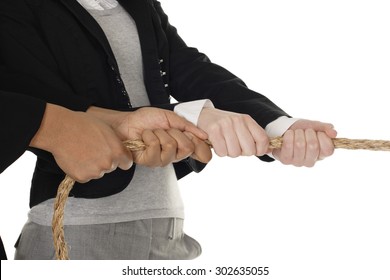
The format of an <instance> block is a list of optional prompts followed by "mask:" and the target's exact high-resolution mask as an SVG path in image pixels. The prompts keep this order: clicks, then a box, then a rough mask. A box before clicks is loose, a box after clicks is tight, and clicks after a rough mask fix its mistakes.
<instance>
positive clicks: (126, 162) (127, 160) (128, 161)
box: [118, 148, 133, 170]
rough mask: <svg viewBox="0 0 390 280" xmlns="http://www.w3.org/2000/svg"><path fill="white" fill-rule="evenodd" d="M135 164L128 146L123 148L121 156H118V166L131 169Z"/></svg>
mask: <svg viewBox="0 0 390 280" xmlns="http://www.w3.org/2000/svg"><path fill="white" fill-rule="evenodd" d="M132 166H133V154H132V153H131V152H130V151H129V150H128V149H126V148H123V152H122V153H121V156H119V158H118V167H119V168H120V169H122V170H129V169H130V168H131V167H132Z"/></svg>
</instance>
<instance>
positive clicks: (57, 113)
mask: <svg viewBox="0 0 390 280" xmlns="http://www.w3.org/2000/svg"><path fill="white" fill-rule="evenodd" d="M70 113H71V111H70V110H68V109H66V108H63V107H61V106H57V105H54V104H49V103H48V104H47V105H46V109H45V113H44V115H43V118H42V121H41V125H40V127H39V129H38V131H37V132H36V133H35V135H34V137H33V138H32V139H31V142H30V147H33V148H38V149H42V150H45V151H48V152H52V151H53V150H54V147H55V146H56V141H57V140H56V139H57V138H58V136H59V135H60V134H61V131H62V130H63V129H64V128H63V123H64V120H65V119H67V118H69V114H70ZM59 120H60V121H59Z"/></svg>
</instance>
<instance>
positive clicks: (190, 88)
mask: <svg viewBox="0 0 390 280" xmlns="http://www.w3.org/2000/svg"><path fill="white" fill-rule="evenodd" d="M153 8H154V10H155V11H156V13H157V15H158V19H157V21H159V24H160V25H161V28H162V29H163V31H164V33H165V35H166V38H167V41H168V44H169V54H170V57H169V74H170V76H169V85H170V89H171V94H172V96H173V97H174V98H175V99H176V100H178V101H191V100H195V99H204V98H208V99H210V100H211V101H212V102H213V104H214V106H215V107H216V108H219V109H223V110H229V111H233V112H238V113H245V114H249V115H251V116H252V117H253V118H254V119H255V120H256V121H257V122H258V123H259V125H261V126H262V127H263V128H264V127H265V126H267V125H268V124H269V123H270V122H272V121H274V120H275V119H277V118H278V117H280V116H288V114H287V113H286V112H284V111H283V110H282V109H281V108H279V107H278V106H277V105H275V104H274V103H273V102H272V101H271V100H269V99H268V98H267V97H265V96H264V95H262V94H259V93H257V92H255V91H252V90H250V89H249V88H248V87H247V86H246V85H245V83H244V82H243V81H242V80H241V79H240V78H238V77H236V76H235V75H234V74H232V73H231V72H229V71H228V70H226V69H224V68H223V67H221V66H219V65H216V64H214V63H212V62H211V61H210V59H209V58H208V57H207V56H206V55H205V54H203V53H200V52H199V51H198V50H197V49H196V48H191V47H188V46H187V45H186V43H185V42H184V41H183V39H182V38H181V37H180V36H179V34H178V33H177V30H176V28H175V27H173V26H172V25H170V23H169V20H168V16H167V15H166V14H165V13H164V11H163V9H162V7H161V4H160V3H159V2H158V1H155V0H154V1H153Z"/></svg>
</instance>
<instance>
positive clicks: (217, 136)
mask: <svg viewBox="0 0 390 280" xmlns="http://www.w3.org/2000/svg"><path fill="white" fill-rule="evenodd" d="M209 141H210V142H211V145H213V149H214V152H215V153H216V154H217V155H218V156H220V157H225V156H227V155H228V149H227V144H226V140H225V137H224V135H223V132H222V128H221V127H220V126H219V125H215V126H214V127H213V128H212V133H210V137H209Z"/></svg>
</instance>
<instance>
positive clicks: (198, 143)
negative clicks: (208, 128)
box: [184, 132, 213, 163]
mask: <svg viewBox="0 0 390 280" xmlns="http://www.w3.org/2000/svg"><path fill="white" fill-rule="evenodd" d="M184 134H185V135H186V136H187V137H188V138H189V139H190V140H191V141H192V143H193V144H194V152H193V153H192V155H191V157H192V158H193V159H195V160H197V161H200V162H203V163H208V162H209V161H210V160H211V158H212V156H213V155H212V152H211V147H210V145H208V144H207V143H206V142H205V141H204V140H202V139H199V138H198V137H196V136H194V135H193V134H192V133H189V132H184Z"/></svg>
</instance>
